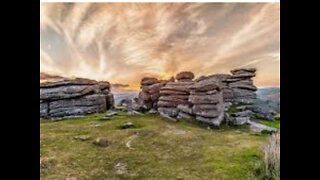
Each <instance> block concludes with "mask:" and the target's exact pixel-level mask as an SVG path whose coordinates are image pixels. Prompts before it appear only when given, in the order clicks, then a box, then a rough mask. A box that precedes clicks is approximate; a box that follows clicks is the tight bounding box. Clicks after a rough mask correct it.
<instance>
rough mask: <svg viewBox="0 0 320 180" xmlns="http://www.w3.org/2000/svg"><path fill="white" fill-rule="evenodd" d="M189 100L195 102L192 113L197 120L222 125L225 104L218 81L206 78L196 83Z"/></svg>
mask: <svg viewBox="0 0 320 180" xmlns="http://www.w3.org/2000/svg"><path fill="white" fill-rule="evenodd" d="M189 101H190V102H191V103H192V104H193V106H192V114H193V115H194V116H195V117H196V120H197V121H200V122H204V123H207V124H210V125H214V126H220V124H221V123H222V121H223V119H224V106H223V95H222V90H221V87H220V84H219V82H218V81H216V80H215V79H205V80H202V81H199V82H197V83H195V86H194V88H193V90H192V91H191V93H190V96H189Z"/></svg>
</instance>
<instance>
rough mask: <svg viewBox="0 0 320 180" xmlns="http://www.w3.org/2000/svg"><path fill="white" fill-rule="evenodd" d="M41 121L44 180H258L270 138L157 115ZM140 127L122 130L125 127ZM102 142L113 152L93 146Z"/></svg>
mask: <svg viewBox="0 0 320 180" xmlns="http://www.w3.org/2000/svg"><path fill="white" fill-rule="evenodd" d="M102 116H103V115H102V114H94V115H90V116H86V117H83V118H78V119H67V120H63V121H55V122H53V121H46V120H41V121H40V128H41V134H40V164H41V168H40V176H41V179H75V178H77V179H78V180H79V179H190V180H191V179H192V180H197V179H259V178H258V177H261V174H262V172H261V166H260V164H261V160H262V159H261V158H262V155H263V154H262V153H263V152H262V146H263V145H264V143H265V142H266V140H267V136H268V135H261V134H253V133H251V132H250V131H249V130H248V129H247V128H245V127H244V128H236V129H235V128H231V127H222V128H221V129H208V128H207V127H205V126H199V124H193V123H189V122H186V121H180V122H169V121H167V120H165V119H163V118H161V117H159V116H157V115H143V116H127V115H126V114H120V115H118V116H116V117H113V119H112V120H109V121H102V120H100V118H101V117H102ZM128 121H130V122H132V123H133V124H134V125H135V127H134V128H131V129H121V128H120V127H119V126H121V125H122V124H123V123H125V122H128ZM98 137H105V138H107V139H108V141H109V146H108V147H98V146H95V145H93V144H92V142H93V141H94V140H95V139H96V138H98Z"/></svg>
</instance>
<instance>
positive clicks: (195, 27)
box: [40, 3, 280, 88]
mask: <svg viewBox="0 0 320 180" xmlns="http://www.w3.org/2000/svg"><path fill="white" fill-rule="evenodd" d="M279 8H280V5H279V3H42V5H41V21H40V24H41V49H40V52H41V57H40V67H41V71H43V72H49V73H53V74H58V75H61V76H65V77H71V76H79V77H85V78H92V79H96V80H108V81H110V82H112V83H123V84H129V85H130V87H133V88H138V87H139V81H140V79H141V78H142V77H143V76H155V77H159V78H163V79H166V78H169V77H171V76H173V75H175V74H176V73H177V72H179V71H183V70H191V71H193V72H194V73H195V74H196V75H197V76H200V75H206V74H212V73H229V71H230V70H231V69H233V68H238V67H256V68H257V69H258V72H257V77H256V78H255V81H256V84H258V85H261V86H264V85H279V80H280V76H279V75H280V69H279V66H280V57H279V53H280V52H279V28H280V27H279V24H280V23H279V21H280V18H279Z"/></svg>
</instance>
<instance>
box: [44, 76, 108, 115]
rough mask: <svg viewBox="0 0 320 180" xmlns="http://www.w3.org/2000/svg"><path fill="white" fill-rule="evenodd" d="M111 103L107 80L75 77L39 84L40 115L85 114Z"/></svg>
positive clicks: (99, 110)
mask: <svg viewBox="0 0 320 180" xmlns="http://www.w3.org/2000/svg"><path fill="white" fill-rule="evenodd" d="M113 105H114V99H113V94H112V93H111V92H110V84H109V82H97V81H94V80H89V79H82V78H76V79H70V80H62V81H57V82H46V83H41V84H40V117H47V118H50V117H64V116H76V115H85V114H90V113H95V112H103V111H106V110H107V109H110V108H112V107H113Z"/></svg>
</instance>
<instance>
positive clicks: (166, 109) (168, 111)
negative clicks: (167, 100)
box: [158, 107, 179, 117]
mask: <svg viewBox="0 0 320 180" xmlns="http://www.w3.org/2000/svg"><path fill="white" fill-rule="evenodd" d="M158 111H159V113H163V114H167V115H168V116H171V117H175V116H177V115H178V113H179V110H178V109H177V108H170V107H158Z"/></svg>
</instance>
